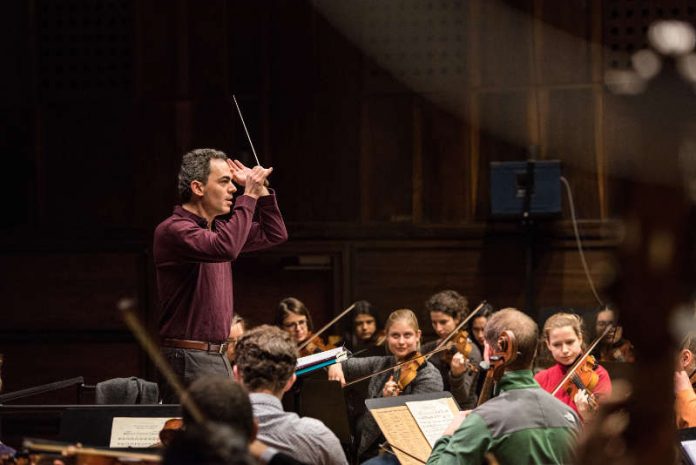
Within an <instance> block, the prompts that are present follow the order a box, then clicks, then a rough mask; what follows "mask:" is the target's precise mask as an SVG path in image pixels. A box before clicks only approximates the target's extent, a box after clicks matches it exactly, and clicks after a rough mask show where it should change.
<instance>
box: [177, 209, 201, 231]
mask: <svg viewBox="0 0 696 465" xmlns="http://www.w3.org/2000/svg"><path fill="white" fill-rule="evenodd" d="M174 214H175V215H179V216H183V217H184V218H188V219H190V220H192V221H194V222H196V224H198V225H199V226H201V227H202V228H207V227H208V221H207V220H206V219H205V218H202V217H200V216H198V215H196V214H195V213H192V212H190V211H188V210H186V209H185V208H184V207H182V206H181V205H177V206H176V207H174Z"/></svg>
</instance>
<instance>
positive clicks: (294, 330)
mask: <svg viewBox="0 0 696 465" xmlns="http://www.w3.org/2000/svg"><path fill="white" fill-rule="evenodd" d="M276 326H278V327H280V328H282V329H283V330H285V331H286V332H287V333H289V334H290V335H291V336H292V338H293V339H294V340H295V342H296V343H297V346H298V347H301V346H303V345H304V347H303V348H302V350H300V357H304V356H307V355H311V354H314V353H316V352H322V351H324V350H329V349H331V348H333V347H332V346H329V345H327V344H325V343H324V341H323V339H321V337H320V336H316V337H315V336H314V334H313V333H312V331H314V325H313V324H312V316H311V315H310V314H309V310H307V307H305V304H303V303H302V301H300V300H299V299H296V298H295V297H286V298H285V299H283V300H281V301H280V303H279V304H278V311H277V313H276ZM310 339H311V342H309V344H305V342H307V341H308V340H310Z"/></svg>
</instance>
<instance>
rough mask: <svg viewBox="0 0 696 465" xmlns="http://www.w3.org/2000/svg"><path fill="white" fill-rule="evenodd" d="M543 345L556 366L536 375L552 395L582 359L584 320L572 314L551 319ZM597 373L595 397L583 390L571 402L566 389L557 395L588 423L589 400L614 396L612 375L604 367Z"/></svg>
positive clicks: (546, 327)
mask: <svg viewBox="0 0 696 465" xmlns="http://www.w3.org/2000/svg"><path fill="white" fill-rule="evenodd" d="M544 341H545V343H546V347H547V348H548V349H549V351H550V352H551V356H552V357H553V359H554V361H555V362H556V363H555V365H553V366H551V367H550V368H547V369H546V370H542V371H540V372H539V373H537V374H536V375H535V376H534V378H535V379H536V380H537V382H538V383H539V385H540V386H541V387H542V388H544V389H545V390H546V391H548V392H552V391H553V390H554V389H556V387H557V386H558V384H559V383H560V382H561V381H562V379H563V377H564V376H565V375H566V373H567V372H568V369H569V368H570V367H571V366H572V365H573V364H574V363H575V361H576V360H577V359H578V357H580V356H581V355H583V328H582V318H580V317H579V316H578V315H575V314H571V313H556V314H554V315H551V316H550V317H549V318H548V319H547V320H546V323H545V324H544ZM595 372H596V373H597V375H598V376H599V381H598V382H597V386H596V387H595V388H594V390H593V392H592V393H588V392H586V390H584V389H581V390H578V392H577V394H576V395H575V397H574V398H572V399H571V398H570V394H568V392H567V390H566V389H559V390H558V392H557V393H556V397H557V398H558V399H560V400H561V401H562V402H563V403H565V404H566V405H569V406H570V407H572V408H573V410H575V411H576V412H577V413H579V414H580V416H581V418H583V419H585V420H586V419H587V418H588V416H590V415H591V414H592V409H591V400H590V398H589V396H590V395H593V396H594V398H595V399H596V400H597V401H601V398H602V397H603V396H607V395H609V394H611V379H610V378H609V373H607V371H606V370H605V369H604V368H603V367H602V366H601V365H597V367H596V368H595Z"/></svg>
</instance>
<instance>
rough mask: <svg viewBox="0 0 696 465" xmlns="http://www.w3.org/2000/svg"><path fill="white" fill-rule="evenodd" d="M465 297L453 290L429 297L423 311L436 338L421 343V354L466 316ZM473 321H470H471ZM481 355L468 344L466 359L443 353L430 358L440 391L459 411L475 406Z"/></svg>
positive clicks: (461, 356) (428, 350)
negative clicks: (441, 386)
mask: <svg viewBox="0 0 696 465" xmlns="http://www.w3.org/2000/svg"><path fill="white" fill-rule="evenodd" d="M467 305H468V303H467V300H466V297H464V296H462V295H461V294H459V293H458V292H456V291H452V290H445V291H441V292H438V293H436V294H433V295H432V296H431V297H430V298H429V299H428V300H427V301H426V302H425V308H426V310H427V311H428V314H429V315H430V322H431V324H432V325H433V330H435V333H436V334H437V336H438V339H437V340H435V341H431V342H428V343H427V344H423V352H424V353H427V352H430V351H431V350H433V349H434V348H435V347H436V346H437V345H438V344H439V343H440V341H442V339H443V338H444V337H446V336H447V335H449V334H450V333H451V332H452V331H453V330H454V329H455V327H456V326H457V325H458V324H459V322H460V321H462V319H463V318H466V316H467V315H468V313H469V312H468V306H467ZM472 321H473V320H472ZM481 354H482V352H481V351H480V350H479V349H478V347H476V346H475V345H472V349H471V352H470V353H469V354H468V356H467V357H464V356H463V355H462V354H461V353H459V352H457V353H455V354H454V355H452V354H451V353H450V354H447V353H445V352H443V353H441V354H437V355H435V356H433V357H432V358H431V359H430V361H431V362H432V364H433V365H434V366H435V368H437V369H438V370H439V371H440V375H441V376H442V381H443V383H444V390H445V391H449V392H451V393H452V395H453V396H454V398H455V399H456V401H457V403H458V404H459V406H460V407H461V408H462V409H463V410H468V409H472V408H474V407H476V401H477V399H478V396H477V395H476V393H475V387H476V379H477V373H476V371H474V370H477V369H478V365H479V363H480V362H481Z"/></svg>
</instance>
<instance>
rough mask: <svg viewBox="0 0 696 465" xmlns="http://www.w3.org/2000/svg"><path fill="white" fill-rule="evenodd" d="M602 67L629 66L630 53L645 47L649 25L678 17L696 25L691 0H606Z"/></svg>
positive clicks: (604, 6)
mask: <svg viewBox="0 0 696 465" xmlns="http://www.w3.org/2000/svg"><path fill="white" fill-rule="evenodd" d="M603 12H604V17H603V25H604V28H603V29H604V30H603V33H604V34H603V36H604V49H605V56H604V67H605V68H607V69H628V68H630V67H631V55H632V54H633V53H635V52H637V51H638V50H640V49H643V48H647V47H648V39H647V32H648V28H649V27H650V24H652V23H653V22H654V21H657V20H660V19H678V20H681V21H687V22H689V23H691V24H694V25H696V1H694V0H688V1H685V0H660V1H647V0H609V1H606V2H604V4H603Z"/></svg>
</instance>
